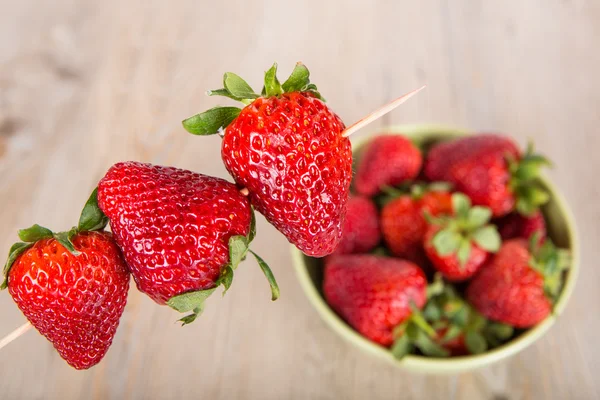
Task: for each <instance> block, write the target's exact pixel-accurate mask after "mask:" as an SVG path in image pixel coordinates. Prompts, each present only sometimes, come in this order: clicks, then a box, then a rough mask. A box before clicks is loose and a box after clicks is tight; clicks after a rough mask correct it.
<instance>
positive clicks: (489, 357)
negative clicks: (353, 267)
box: [291, 124, 580, 373]
mask: <svg viewBox="0 0 600 400" xmlns="http://www.w3.org/2000/svg"><path fill="white" fill-rule="evenodd" d="M378 132H379V133H375V134H371V135H368V136H366V137H364V138H360V139H358V140H356V141H355V142H354V143H353V151H354V150H355V149H356V148H358V147H359V146H361V145H364V144H365V143H366V142H368V141H369V140H372V139H373V138H374V137H376V136H380V135H384V134H398V133H402V134H403V135H405V136H407V137H409V138H415V137H427V136H466V135H470V134H471V132H470V131H468V130H466V129H461V128H455V127H452V126H447V125H440V124H410V125H393V126H390V127H384V128H382V129H380V130H379V131H378ZM540 179H541V181H542V182H543V183H544V185H545V186H546V187H547V188H548V190H549V191H550V194H551V196H552V198H553V199H554V201H555V202H556V205H557V209H558V210H560V212H561V214H562V216H563V218H564V220H565V226H566V230H567V237H568V240H569V245H570V248H571V256H572V263H571V267H570V269H569V272H568V273H567V275H566V279H565V284H564V287H563V290H562V292H561V294H560V297H559V299H558V301H557V302H556V304H555V306H554V311H553V313H552V314H551V315H550V316H548V317H547V318H546V319H545V320H544V321H542V322H541V323H539V324H538V325H536V326H535V327H533V328H530V329H529V330H527V331H525V332H523V333H522V334H521V335H519V336H518V337H517V338H515V339H513V340H511V341H509V342H507V343H506V344H504V345H502V346H499V347H497V348H495V349H492V350H490V351H487V352H485V353H482V354H477V355H468V356H460V357H452V358H432V357H425V356H419V355H408V356H406V357H404V358H403V359H402V360H397V359H395V358H394V357H393V355H392V354H391V353H390V351H389V350H388V349H386V348H385V347H383V346H380V345H378V344H376V343H374V342H371V341H370V340H368V339H366V338H364V337H363V336H361V335H360V334H359V333H358V332H356V331H355V330H354V329H352V328H351V327H350V326H349V325H348V324H347V323H346V322H345V321H343V320H342V319H341V317H339V316H338V315H337V314H336V313H335V312H334V311H333V310H332V309H331V308H330V307H329V305H328V304H327V303H326V301H325V299H324V298H323V297H322V296H321V295H320V293H319V291H318V289H317V287H316V286H315V285H314V284H313V283H312V280H311V278H310V276H309V274H308V271H307V269H306V264H305V262H304V254H303V253H302V252H300V251H299V250H298V249H297V248H296V247H294V246H291V249H292V250H291V251H292V261H293V264H294V269H295V270H296V275H297V277H298V280H299V282H300V286H301V287H302V289H303V291H304V293H305V295H306V296H307V297H308V300H309V302H310V303H311V304H312V305H313V307H315V308H316V310H317V312H318V314H319V315H320V316H321V318H322V319H323V320H324V321H325V322H326V323H327V324H328V325H329V326H330V328H332V329H333V330H334V331H335V332H337V333H338V334H339V335H340V336H342V337H343V338H344V339H346V340H347V341H349V342H351V343H353V344H355V345H356V346H357V347H359V348H361V349H362V350H364V351H366V352H367V353H370V354H372V355H374V356H377V357H378V358H382V359H385V360H387V361H388V362H391V363H392V364H394V365H396V366H400V367H403V368H405V369H410V370H416V371H421V372H427V373H456V372H461V371H466V370H470V369H474V368H477V367H482V366H484V365H489V364H492V363H494V362H496V361H499V360H501V359H504V358H507V357H509V356H511V355H514V354H516V353H518V352H520V351H521V350H523V349H525V348H526V347H528V346H529V345H531V344H532V343H534V342H535V341H536V340H538V339H539V338H540V337H542V336H543V335H544V334H545V333H546V332H547V331H548V330H549V329H550V327H551V326H552V325H553V324H554V323H555V322H556V319H557V318H558V317H559V316H560V315H561V314H562V313H563V311H564V309H565V307H566V305H567V303H568V300H569V299H570V297H571V295H572V293H573V290H574V288H575V283H576V281H577V277H578V275H579V257H580V250H579V238H578V233H577V227H576V224H575V219H574V217H573V214H572V212H571V209H570V208H569V207H568V205H567V202H566V200H565V198H564V196H563V195H562V193H561V192H560V191H559V190H558V188H557V187H556V186H555V185H554V184H553V183H552V182H551V181H550V180H549V179H548V178H547V177H546V176H541V177H540Z"/></svg>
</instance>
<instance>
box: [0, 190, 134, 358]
mask: <svg viewBox="0 0 600 400" xmlns="http://www.w3.org/2000/svg"><path fill="white" fill-rule="evenodd" d="M105 225H106V217H105V216H104V215H102V213H101V212H100V211H99V209H98V208H97V205H96V192H94V193H93V195H92V197H91V198H90V201H89V202H88V204H87V205H86V208H85V209H84V213H83V214H82V218H81V219H80V223H79V226H78V227H77V228H73V229H72V230H71V231H70V232H63V233H53V232H52V231H50V230H48V229H47V228H43V227H41V226H39V225H34V226H32V227H31V228H29V229H24V230H21V231H19V237H20V239H21V240H22V241H23V242H21V243H16V244H15V245H13V247H12V248H11V251H10V255H9V258H8V261H7V263H6V266H5V269H4V276H5V281H4V283H3V284H2V289H4V288H6V287H8V291H9V293H10V295H11V296H12V298H13V299H14V301H15V303H17V306H18V307H19V309H20V310H21V311H22V312H23V314H25V316H26V317H27V319H28V320H29V322H31V324H32V325H33V326H34V327H35V328H36V329H37V330H38V331H39V332H40V333H41V334H42V335H44V336H45V337H46V338H47V339H48V340H49V341H50V342H51V343H52V344H53V345H54V347H55V348H56V350H57V351H58V353H59V354H60V356H61V357H62V358H64V359H65V360H66V361H67V362H68V363H69V364H70V365H71V366H73V367H74V368H77V369H87V368H90V367H92V366H94V365H96V364H97V363H98V362H100V360H102V358H103V357H104V355H105V354H106V352H107V351H108V348H109V347H110V345H111V343H112V340H113V337H114V335H115V332H116V330H117V326H118V325H119V319H120V318H121V314H122V313H123V309H124V307H125V303H126V301H127V291H128V289H129V271H128V269H127V266H126V264H125V261H124V260H123V256H122V255H121V251H120V250H119V248H118V247H117V245H116V244H115V242H114V240H113V238H112V235H111V234H110V233H107V232H96V231H93V230H102V229H103V228H104V226H105Z"/></svg>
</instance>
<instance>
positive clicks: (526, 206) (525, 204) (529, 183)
mask: <svg viewBox="0 0 600 400" xmlns="http://www.w3.org/2000/svg"><path fill="white" fill-rule="evenodd" d="M506 160H507V163H508V170H509V172H510V175H511V178H510V181H509V187H510V189H511V190H512V192H513V193H514V194H515V197H516V200H517V203H516V206H515V207H516V209H517V211H518V212H519V213H520V214H522V215H525V216H531V215H532V214H533V213H535V212H536V211H537V210H538V209H539V207H540V206H542V205H544V204H546V203H547V202H548V200H550V195H549V194H548V192H547V191H546V190H545V189H544V188H542V187H541V186H540V185H539V181H538V178H539V176H540V169H541V168H542V167H551V166H552V163H551V162H550V160H548V159H547V158H546V157H544V156H542V155H540V154H537V153H535V152H534V148H533V143H531V142H529V144H528V145H527V150H526V151H525V154H524V155H523V157H522V158H521V159H520V160H516V159H515V158H514V157H512V156H510V155H507V157H506Z"/></svg>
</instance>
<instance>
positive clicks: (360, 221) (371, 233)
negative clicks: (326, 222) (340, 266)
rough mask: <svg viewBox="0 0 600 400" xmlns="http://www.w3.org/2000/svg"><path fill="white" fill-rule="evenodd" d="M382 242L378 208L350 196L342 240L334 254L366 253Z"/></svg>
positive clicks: (364, 198) (366, 201) (362, 198)
mask: <svg viewBox="0 0 600 400" xmlns="http://www.w3.org/2000/svg"><path fill="white" fill-rule="evenodd" d="M380 240H381V233H380V232H379V216H378V215H377V207H375V204H373V202H372V201H371V200H369V199H368V198H366V197H362V196H350V200H349V201H348V212H347V213H346V220H345V221H344V227H343V234H342V240H341V241H340V244H339V245H338V247H337V248H336V249H335V252H334V254H350V253H366V252H368V251H370V250H372V249H373V248H374V247H375V246H377V244H378V243H379V241H380Z"/></svg>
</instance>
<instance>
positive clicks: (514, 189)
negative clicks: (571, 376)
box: [425, 134, 549, 217]
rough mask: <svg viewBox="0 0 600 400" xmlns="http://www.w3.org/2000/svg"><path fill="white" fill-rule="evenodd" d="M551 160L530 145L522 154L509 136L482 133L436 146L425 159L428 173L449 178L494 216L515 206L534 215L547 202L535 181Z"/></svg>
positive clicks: (426, 173)
mask: <svg viewBox="0 0 600 400" xmlns="http://www.w3.org/2000/svg"><path fill="white" fill-rule="evenodd" d="M548 164H549V162H548V160H547V159H545V158H544V157H542V156H539V155H536V154H533V149H532V148H531V147H529V148H528V151H527V152H526V154H525V155H524V156H521V153H520V152H519V150H518V148H517V146H516V145H515V143H514V142H513V141H512V140H511V139H509V138H508V137H504V136H500V135H493V134H481V135H476V136H470V137H465V138H461V139H456V140H453V141H449V142H443V143H440V144H438V145H436V146H434V147H433V148H432V149H431V150H430V151H429V153H428V155H427V159H426V161H425V175H426V176H427V178H428V179H431V180H441V181H448V182H451V183H452V184H454V185H455V187H456V189H457V190H458V191H460V192H463V193H465V194H466V195H467V196H469V197H470V198H471V199H472V201H473V203H474V204H477V205H482V206H486V207H489V208H490V209H491V210H492V212H493V214H494V216H496V217H499V216H502V215H506V214H508V213H509V212H511V211H512V210H513V209H515V208H516V209H517V210H518V211H519V212H520V213H522V214H531V213H532V212H534V211H535V210H536V209H537V208H538V206H540V205H542V204H544V203H545V202H547V201H548V194H547V193H546V192H545V191H544V190H543V189H541V188H539V187H537V186H536V185H535V184H533V182H534V181H535V179H536V178H537V176H538V174H539V169H540V167H541V166H543V165H548Z"/></svg>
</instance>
